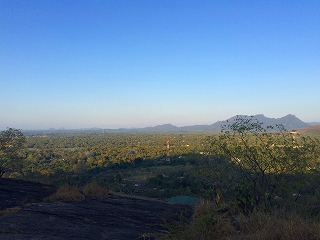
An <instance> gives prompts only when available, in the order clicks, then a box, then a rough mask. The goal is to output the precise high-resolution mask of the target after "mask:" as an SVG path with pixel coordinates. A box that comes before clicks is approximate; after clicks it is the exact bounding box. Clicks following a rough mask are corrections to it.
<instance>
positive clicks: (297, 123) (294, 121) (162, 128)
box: [24, 114, 310, 134]
mask: <svg viewBox="0 0 320 240" xmlns="http://www.w3.org/2000/svg"><path fill="white" fill-rule="evenodd" d="M239 116H241V117H252V118H253V119H256V120H258V121H259V122H261V123H263V126H264V127H265V126H269V125H271V126H275V125H276V124H282V125H283V126H284V127H285V128H286V129H287V130H296V129H300V128H306V127H309V126H310V125H309V124H307V123H305V122H303V121H301V120H300V119H299V118H297V117H296V116H295V115H292V114H288V115H286V116H284V117H281V118H268V117H266V116H264V115H263V114H257V115H254V116H248V115H238V116H233V117H231V118H229V119H227V120H225V121H218V122H216V123H213V124H211V125H193V126H183V127H177V126H174V125H172V124H169V123H168V124H163V125H157V126H154V127H145V128H118V129H101V128H86V129H69V130H68V129H48V130H41V131H40V130H37V131H24V132H28V133H30V134H55V133H59V134H61V133H110V132H220V131H221V126H222V125H224V124H226V123H232V122H233V121H235V119H236V118H237V117H239Z"/></svg>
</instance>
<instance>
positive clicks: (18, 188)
mask: <svg viewBox="0 0 320 240" xmlns="http://www.w3.org/2000/svg"><path fill="white" fill-rule="evenodd" d="M55 190H56V188H55V187H54V186H51V185H45V184H41V183H37V182H30V181H23V180H19V179H12V178H0V210H3V209H6V208H12V207H17V206H23V205H25V204H27V203H31V202H41V201H43V199H44V198H46V197H48V196H49V195H50V194H52V193H53V192H54V191H55Z"/></svg>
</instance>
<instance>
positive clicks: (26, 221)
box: [0, 195, 191, 240]
mask: <svg viewBox="0 0 320 240" xmlns="http://www.w3.org/2000/svg"><path fill="white" fill-rule="evenodd" d="M181 215H185V216H186V217H190V215H191V209H190V208H188V207H186V206H180V205H173V204H169V203H166V202H161V201H156V200H154V201H153V200H149V199H143V198H135V197H128V196H118V195H112V196H110V197H109V198H108V199H98V198H87V199H86V200H84V201H81V202H63V203H33V204H32V205H31V206H30V207H28V208H24V209H22V210H19V211H17V212H13V213H10V214H7V215H4V216H2V217H0V239H124V240H128V239H154V238H155V237H156V236H157V234H159V233H160V232H161V231H163V230H165V229H164V228H163V227H162V224H163V223H164V221H166V222H172V221H175V220H177V221H178V220H179V218H180V217H181Z"/></svg>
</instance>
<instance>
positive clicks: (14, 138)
mask: <svg viewBox="0 0 320 240" xmlns="http://www.w3.org/2000/svg"><path fill="white" fill-rule="evenodd" d="M24 143H25V137H24V135H23V134H22V133H21V130H19V129H14V128H8V129H7V130H5V131H2V132H1V133H0V177H2V176H3V174H4V173H5V172H6V171H7V170H8V169H10V168H11V167H12V166H13V165H14V163H15V162H14V161H15V160H18V159H19V156H18V150H19V149H20V148H22V146H23V144H24Z"/></svg>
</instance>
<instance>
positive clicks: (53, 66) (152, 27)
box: [0, 0, 320, 129]
mask: <svg viewBox="0 0 320 240" xmlns="http://www.w3.org/2000/svg"><path fill="white" fill-rule="evenodd" d="M319 105H320V1H318V0H314V1H313V0H308V1H301V0H299V1H282V0H278V1H270V0H266V1H254V0H252V1H249V0H247V1H241V0H234V1H231V0H220V1H218V0H217V1H214V0H208V1H205V0H203V1H195V0H194V1H188V0H158V1H156V0H136V1H130V0H127V1H125V0H70V1H63V0H51V1H50V0H37V1H35V0H23V1H21V0H0V129H5V128H6V127H15V128H21V129H47V128H51V127H53V128H61V127H64V128H87V127H100V128H118V127H146V126H155V125H158V124H164V123H171V124H173V125H176V126H186V125H195V124H212V123H214V122H216V121H218V120H224V119H227V118H229V117H232V116H234V115H237V114H248V115H253V114H260V113H262V114H264V115H266V116H267V117H273V118H279V117H282V116H284V115H287V114H289V113H290V114H295V115H296V116H297V117H298V118H300V119H301V120H302V121H305V122H311V121H319V122H320V107H319Z"/></svg>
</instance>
